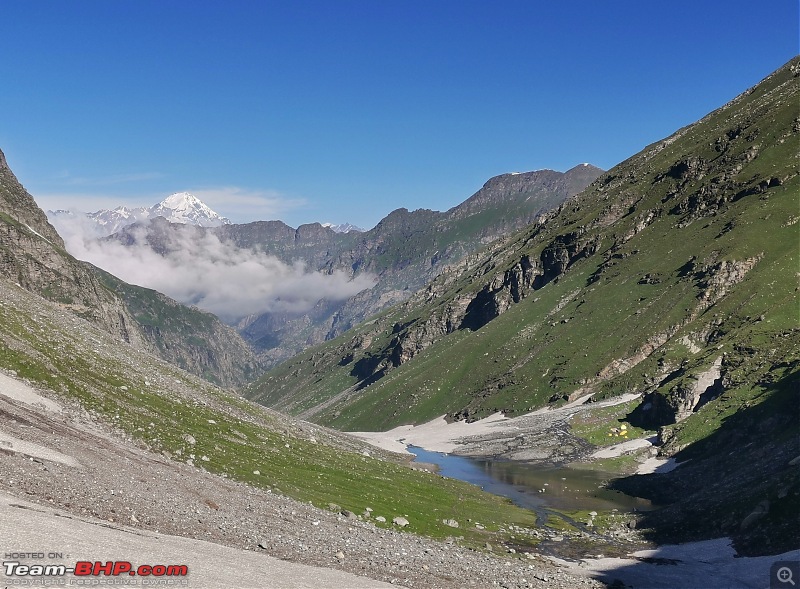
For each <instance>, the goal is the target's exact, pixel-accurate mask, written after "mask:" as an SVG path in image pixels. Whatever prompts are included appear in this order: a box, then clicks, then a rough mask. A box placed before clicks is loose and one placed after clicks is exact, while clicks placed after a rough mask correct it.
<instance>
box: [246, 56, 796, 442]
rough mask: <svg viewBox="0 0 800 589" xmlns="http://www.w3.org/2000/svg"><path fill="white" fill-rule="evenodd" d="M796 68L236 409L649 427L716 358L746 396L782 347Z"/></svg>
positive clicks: (373, 419)
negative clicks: (610, 401) (628, 421)
mask: <svg viewBox="0 0 800 589" xmlns="http://www.w3.org/2000/svg"><path fill="white" fill-rule="evenodd" d="M795 66H796V64H795V62H792V63H791V64H788V65H787V66H786V67H784V68H782V69H781V70H780V71H778V72H777V73H775V74H774V75H772V76H770V77H769V78H768V79H766V80H765V81H764V82H762V83H761V84H759V85H758V86H757V87H755V88H753V89H751V90H749V91H748V92H746V93H744V94H743V95H742V96H740V97H738V98H737V99H735V100H734V101H732V102H731V103H730V104H728V105H726V106H725V107H723V108H721V109H720V110H718V111H715V112H714V113H711V114H710V115H709V116H707V117H706V118H704V119H703V120H701V121H700V122H698V123H696V124H694V125H692V126H690V127H687V128H685V129H682V130H680V131H678V132H677V133H675V134H674V135H672V136H671V137H669V138H667V139H665V140H664V141H662V142H660V143H658V144H654V145H652V146H650V147H648V148H647V149H645V150H644V151H642V152H641V153H640V154H637V155H636V156H634V157H632V158H630V159H629V160H627V161H625V162H623V163H622V164H620V165H619V166H617V167H615V168H614V169H612V170H610V171H609V172H608V173H606V174H604V175H603V176H601V177H600V178H599V179H598V180H597V181H596V182H594V183H593V184H592V185H591V187H590V188H589V189H587V190H586V191H584V192H583V193H582V194H581V195H579V196H578V197H576V198H574V199H571V200H569V201H568V202H567V203H565V204H564V205H563V206H562V207H561V208H560V209H559V210H558V211H557V213H556V214H554V215H552V216H551V218H549V219H548V220H546V221H545V222H543V223H540V224H538V225H535V226H531V227H529V228H528V229H526V230H525V231H523V232H521V233H519V234H517V235H516V236H515V237H514V238H513V239H510V240H508V241H506V242H504V243H501V244H495V246H493V247H492V248H491V249H490V250H489V251H488V252H486V253H485V254H484V255H483V256H482V257H480V258H478V259H477V260H476V261H474V262H473V263H471V264H469V265H468V266H467V268H466V271H464V272H462V273H460V274H459V273H450V274H446V275H444V276H441V277H440V278H439V279H438V280H437V281H435V282H434V283H432V284H431V285H430V286H429V287H428V288H427V289H426V290H424V291H422V292H421V293H419V294H418V295H417V296H416V297H414V298H413V299H412V300H411V301H409V302H408V303H406V304H404V305H401V306H399V307H395V308H392V309H390V310H389V311H387V312H385V313H384V314H383V315H381V316H378V317H377V318H374V319H372V320H371V321H369V322H367V323H365V324H363V325H361V326H360V327H359V328H357V329H356V330H355V331H354V332H351V333H348V334H346V336H344V337H342V338H340V339H337V340H334V341H332V342H329V343H327V344H325V345H322V346H319V347H316V348H313V349H311V350H309V351H308V352H307V353H304V354H302V355H300V356H298V357H297V358H296V359H293V360H292V361H289V362H286V363H285V364H283V365H282V366H280V367H278V368H277V369H275V370H273V371H271V372H270V373H268V374H267V375H266V376H265V377H264V378H262V379H260V380H259V381H258V382H257V383H255V384H254V385H252V386H251V387H249V388H248V390H247V395H248V396H249V397H250V398H252V399H255V400H258V401H260V402H262V403H264V404H266V405H268V406H272V407H276V408H280V409H283V410H287V411H290V412H292V413H295V414H303V415H308V416H313V419H314V420H316V421H319V422H320V423H325V424H329V425H333V426H335V427H339V428H344V429H366V428H369V429H383V428H389V427H392V426H395V425H398V424H401V423H409V422H417V423H418V422H421V421H424V420H428V419H430V418H432V417H435V416H437V415H441V414H443V413H447V414H449V415H450V416H452V417H466V418H476V417H480V416H484V415H488V414H490V413H492V412H494V411H498V410H502V411H504V412H506V413H510V414H515V413H520V412H524V411H528V410H530V409H532V408H535V407H539V406H541V405H543V404H546V403H548V402H554V401H556V402H557V401H560V400H562V399H565V398H568V397H570V396H574V395H575V394H576V393H580V392H592V391H593V392H595V394H596V396H597V397H598V398H599V397H603V396H608V395H614V394H618V393H622V392H631V391H637V392H648V393H653V394H654V395H655V396H654V398H653V399H652V403H651V404H650V407H651V409H650V410H649V414H646V415H643V416H642V419H645V420H649V421H651V422H653V423H657V424H659V425H664V424H668V423H670V422H674V421H676V420H677V419H679V418H680V417H683V416H684V415H685V414H686V412H687V411H688V412H691V409H692V408H693V407H694V405H696V404H697V403H696V402H694V401H693V400H692V399H693V395H694V393H692V392H691V391H692V388H693V386H692V385H693V383H694V382H695V381H696V380H697V377H698V375H699V374H701V373H704V372H706V371H708V370H709V369H710V368H712V367H713V366H714V364H715V363H716V362H717V360H718V359H719V358H721V361H720V367H719V370H720V371H721V376H720V379H721V380H720V386H721V388H720V390H730V389H732V388H734V387H738V386H750V385H752V384H754V383H755V382H757V381H758V380H759V379H760V378H761V377H762V376H763V374H765V373H767V372H768V371H769V368H770V367H771V366H773V365H778V364H780V363H781V362H783V361H790V360H791V359H792V357H793V356H792V355H793V353H794V351H795V345H796V343H797V331H796V323H797V293H796V286H797V275H796V270H797V267H798V266H797V253H798V247H797V246H798V228H800V226H798V225H797V224H796V223H797V221H798V219H799V218H800V217H798V215H800V211H798V202H797V194H798V187H800V177H798V148H799V147H800V134H798V131H799V130H800V122H798V117H797V114H798V113H797V100H798V94H799V92H798V89H799V88H800V80H799V79H798V77H797V75H796V67H795ZM701 392H703V391H701ZM707 398H708V395H707V396H706V397H705V399H707Z"/></svg>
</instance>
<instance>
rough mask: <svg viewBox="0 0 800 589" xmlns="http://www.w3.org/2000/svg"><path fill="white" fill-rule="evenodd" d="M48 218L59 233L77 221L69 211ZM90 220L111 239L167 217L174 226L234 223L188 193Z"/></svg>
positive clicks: (104, 212) (96, 215)
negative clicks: (153, 220)
mask: <svg viewBox="0 0 800 589" xmlns="http://www.w3.org/2000/svg"><path fill="white" fill-rule="evenodd" d="M47 217H48V219H49V220H50V222H51V223H53V225H55V226H56V229H58V228H59V226H60V225H63V224H64V223H66V222H68V221H69V220H70V219H72V218H74V217H75V214H74V213H71V212H69V211H48V212H47ZM86 217H87V218H88V219H90V220H91V221H93V222H94V224H95V225H96V227H97V232H98V234H99V235H102V236H105V235H111V234H112V233H116V232H118V231H120V230H121V229H124V228H125V227H127V226H129V225H133V224H134V223H138V222H141V221H147V220H148V219H154V218H155V217H164V218H165V219H166V220H167V221H169V222H171V223H183V224H184V225H199V226H200V227H219V226H220V225H228V224H230V221H229V220H228V219H226V218H225V217H222V216H220V215H218V214H217V213H215V212H214V211H212V210H211V209H210V208H209V207H208V206H207V205H205V204H204V203H203V202H202V201H201V200H200V199H199V198H197V197H196V196H194V195H193V194H189V193H188V192H176V193H174V194H170V195H169V196H168V197H167V198H165V199H164V200H162V201H161V202H160V203H158V204H157V205H153V206H152V207H149V208H146V207H134V208H128V207H126V206H120V207H117V208H115V209H113V210H108V209H101V210H99V211H96V212H94V213H87V214H86Z"/></svg>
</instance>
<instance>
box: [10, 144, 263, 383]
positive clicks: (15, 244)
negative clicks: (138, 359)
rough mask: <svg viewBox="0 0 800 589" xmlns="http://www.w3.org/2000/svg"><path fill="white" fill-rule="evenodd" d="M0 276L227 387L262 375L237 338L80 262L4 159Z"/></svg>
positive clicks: (203, 316) (215, 322) (205, 317)
mask: <svg viewBox="0 0 800 589" xmlns="http://www.w3.org/2000/svg"><path fill="white" fill-rule="evenodd" d="M0 275H3V276H6V277H8V278H9V279H11V280H12V281H14V282H16V283H18V284H19V285H20V286H22V287H23V288H25V289H27V290H29V291H31V292H34V293H37V294H39V295H41V296H43V297H44V298H46V299H48V300H51V301H53V302H56V303H58V304H59V305H61V306H62V307H63V308H65V309H68V310H69V311H71V312H73V313H75V314H76V315H78V316H79V317H82V318H84V319H86V320H88V321H90V322H92V323H95V324H96V325H98V326H99V327H101V328H102V329H103V330H104V331H106V332H108V333H110V334H112V335H114V336H116V337H119V338H120V339H121V340H123V341H125V342H127V343H128V344H130V345H131V346H133V347H136V348H139V349H146V350H150V351H152V352H154V353H156V354H159V355H160V356H161V357H162V358H164V359H165V360H168V361H170V362H174V363H175V364H177V365H179V366H181V367H184V368H186V369H187V370H189V371H191V372H193V373H195V374H198V375H200V376H203V377H205V378H208V379H209V380H212V381H214V382H217V383H220V384H223V385H225V386H234V385H239V384H242V383H244V382H246V381H247V380H249V379H251V378H252V376H253V375H254V374H255V373H256V371H257V370H258V364H257V362H256V360H255V358H254V357H253V354H252V352H251V351H250V349H249V347H248V346H247V345H246V344H245V343H244V342H243V341H242V339H241V337H240V336H239V335H238V334H237V333H236V332H235V330H233V329H231V328H229V327H227V326H225V325H224V324H222V323H221V322H220V321H219V319H217V318H216V317H214V316H213V315H209V314H208V313H204V312H202V311H199V310H197V309H190V308H188V307H184V306H183V305H179V304H178V303H176V302H175V301H172V300H169V299H168V298H167V297H164V296H163V295H160V294H158V293H155V292H154V291H148V290H146V289H140V288H138V287H134V286H131V285H129V284H125V283H123V282H121V281H119V280H117V279H115V278H113V277H111V276H110V275H108V274H106V273H105V272H103V271H101V270H99V269H98V268H96V267H94V266H92V265H90V264H87V263H85V262H80V261H79V260H76V259H75V258H73V257H72V256H71V255H69V254H68V253H67V252H66V251H65V249H64V242H63V241H62V239H61V237H59V235H58V233H56V231H55V229H53V227H52V226H51V225H50V224H49V223H48V221H47V217H46V215H45V214H44V212H43V211H42V210H41V209H40V208H39V207H38V206H37V205H36V202H35V201H34V199H33V197H31V195H30V194H28V192H27V191H26V190H25V189H24V188H23V187H22V185H21V184H20V183H19V181H18V180H17V178H16V177H15V176H14V174H13V173H12V172H11V170H10V168H9V167H8V165H7V163H6V160H5V157H4V156H3V155H2V152H0Z"/></svg>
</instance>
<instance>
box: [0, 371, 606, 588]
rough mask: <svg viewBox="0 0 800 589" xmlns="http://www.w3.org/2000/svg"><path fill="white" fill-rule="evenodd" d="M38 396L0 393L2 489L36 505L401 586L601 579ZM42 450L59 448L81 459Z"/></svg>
mask: <svg viewBox="0 0 800 589" xmlns="http://www.w3.org/2000/svg"><path fill="white" fill-rule="evenodd" d="M6 378H7V377H6ZM3 382H7V380H5V379H4V381H3ZM6 388H8V387H6ZM40 392H41V393H42V394H43V395H47V393H46V392H43V391H40ZM34 400H35V398H34ZM25 401H28V402H25ZM30 402H31V398H25V400H22V399H21V398H20V395H15V396H14V397H10V396H5V395H0V423H2V426H0V429H1V430H2V433H3V435H4V440H6V441H5V442H4V443H3V444H2V445H0V489H2V490H3V491H6V492H8V493H10V494H12V495H15V496H17V497H20V498H23V499H25V500H27V501H29V502H32V503H38V504H41V505H44V506H49V507H55V508H59V509H61V510H64V511H66V512H70V513H72V514H74V515H76V516H80V517H82V518H88V519H89V520H95V521H99V522H103V525H105V526H112V527H117V526H118V527H126V528H135V529H143V530H150V531H154V532H159V533H163V534H171V535H177V536H184V537H187V538H195V539H202V540H207V541H211V542H214V543H218V544H221V545H224V546H229V547H235V548H239V549H242V550H248V551H255V552H263V553H264V554H268V555H271V556H275V557H278V558H281V559H284V560H289V561H293V562H298V563H303V564H307V565H312V566H318V567H325V568H335V569H339V570H343V571H347V572H351V573H355V574H357V575H361V576H365V577H369V578H372V579H376V580H380V581H384V582H390V583H393V584H397V585H399V586H406V587H442V588H449V587H508V588H512V587H513V588H522V587H563V588H565V589H566V588H573V587H600V586H601V585H600V584H599V583H597V582H595V581H593V580H591V579H585V578H580V577H575V576H573V575H571V574H568V573H566V572H564V571H563V569H560V568H558V567H555V566H553V565H552V564H550V563H549V562H547V561H545V560H544V559H541V560H540V559H538V558H532V557H530V556H525V555H520V554H511V553H508V552H505V553H504V554H502V555H497V554H492V553H490V552H489V551H487V552H480V551H476V550H472V549H467V548H464V547H462V546H459V543H458V540H457V539H456V538H452V539H450V540H448V541H445V542H436V541H433V540H429V539H426V538H422V537H419V536H415V535H412V534H408V533H404V532H401V531H394V530H385V529H380V528H378V527H376V526H374V525H373V524H372V523H370V522H369V521H368V520H366V519H365V518H362V517H360V516H356V515H355V514H350V513H346V514H345V513H340V512H336V511H331V510H323V509H318V508H315V507H313V506H311V505H308V504H303V503H300V502H298V501H295V500H292V499H290V498H287V497H284V496H280V495H278V494H277V493H274V492H269V491H264V490H260V489H255V488H252V487H250V486H247V485H244V484H240V483H237V482H234V481H231V480H229V479H225V478H222V477H219V476H215V475H212V474H209V473H207V472H205V471H204V470H202V469H201V468H198V467H192V466H189V465H187V464H184V463H181V462H176V461H173V460H170V459H168V458H166V457H164V456H162V455H158V454H154V453H152V452H148V451H146V450H144V449H142V448H139V447H137V446H136V445H135V444H133V443H131V442H130V441H129V440H128V439H126V438H125V437H124V436H122V435H119V434H117V433H115V432H114V431H112V430H110V429H108V428H106V427H105V426H103V425H102V424H100V423H98V422H95V421H94V420H92V419H91V418H90V417H88V414H87V413H86V412H85V411H83V410H82V409H79V408H73V407H69V406H64V407H63V409H62V411H54V410H53V407H52V406H50V407H49V408H46V407H44V406H43V405H42V404H38V405H37V404H29V403H30ZM21 441H24V442H26V443H28V444H30V445H33V446H22V445H21V444H20V442H21ZM15 446H19V447H15ZM36 448H44V449H50V450H53V451H56V450H57V453H58V454H59V455H63V456H68V457H70V458H71V460H72V461H74V462H73V463H72V464H73V465H69V464H66V463H65V462H64V461H63V460H61V461H57V460H53V459H52V456H48V455H47V454H41V455H40V454H39V452H37V451H36ZM18 450H22V451H18ZM398 492H402V489H398ZM454 534H457V531H456V530H454ZM97 558H98V559H102V555H98V556H97Z"/></svg>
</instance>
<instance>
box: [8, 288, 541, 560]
mask: <svg viewBox="0 0 800 589" xmlns="http://www.w3.org/2000/svg"><path fill="white" fill-rule="evenodd" d="M0 369H2V370H3V371H4V373H5V374H12V375H15V376H16V377H17V378H21V379H24V380H25V381H27V382H28V383H31V384H33V385H34V386H36V387H37V388H40V389H43V390H45V391H50V392H49V393H46V394H48V395H49V396H54V397H55V398H56V399H58V400H59V401H61V402H62V403H63V404H66V405H68V406H72V407H76V408H82V409H83V410H84V411H83V412H81V413H82V415H83V416H84V418H85V420H86V421H87V422H89V421H94V422H99V423H101V424H104V425H108V426H110V427H111V428H112V430H113V431H115V432H116V434H117V435H118V436H121V437H122V438H124V439H127V440H128V441H129V442H130V443H131V444H136V445H137V446H138V447H140V448H145V449H149V450H151V451H153V452H156V453H159V454H161V455H162V456H163V457H167V458H169V459H171V460H175V461H179V462H184V463H188V464H191V465H194V466H195V467H197V468H202V469H204V470H206V471H208V472H211V473H214V474H218V475H220V476H223V477H226V478H229V479H232V480H236V481H241V482H244V483H247V484H249V485H253V486H255V487H258V488H262V489H268V490H270V491H271V492H272V493H278V494H281V495H286V496H289V497H292V498H295V499H297V500H300V501H303V502H312V503H313V504H314V505H315V506H318V507H321V508H323V509H329V508H330V507H329V506H330V505H332V504H335V505H336V506H337V507H336V508H335V509H336V510H337V511H339V510H349V511H352V512H354V513H358V514H360V513H362V512H364V511H365V509H366V508H367V507H370V508H371V509H372V510H373V517H377V516H379V515H380V516H383V517H385V518H386V521H385V522H383V523H381V522H379V521H377V520H373V521H374V523H376V525H378V526H379V527H381V526H382V527H387V528H396V527H397V526H395V525H394V524H393V523H392V520H393V518H394V517H398V516H401V517H405V518H406V519H407V520H408V522H409V524H408V525H407V526H406V527H405V530H406V531H410V532H412V533H415V534H420V535H425V536H429V537H433V538H445V537H447V536H452V535H453V528H452V527H450V526H447V525H446V524H445V523H444V520H449V519H455V520H457V521H460V522H463V523H466V522H467V520H469V519H471V520H472V521H474V522H481V524H482V526H481V527H475V526H474V525H473V526H466V525H464V526H462V528H461V529H459V530H458V535H459V536H463V537H464V542H465V543H466V544H468V545H471V546H483V545H484V544H485V542H487V541H490V542H505V541H508V540H509V539H510V537H511V536H510V534H513V532H512V528H513V527H516V526H523V527H524V528H525V529H528V528H532V527H534V526H535V522H536V516H535V514H533V513H531V512H528V511H526V510H523V509H521V508H518V507H516V506H513V505H511V504H510V502H509V501H508V500H505V499H501V498H499V497H496V496H494V495H490V494H488V493H485V492H483V491H481V490H480V489H479V488H478V487H474V486H472V485H469V484H466V483H461V482H458V481H453V480H449V479H443V478H442V477H439V476H437V475H434V474H431V473H428V472H423V471H418V470H413V469H411V468H409V467H408V466H407V465H406V464H405V462H404V461H402V459H401V460H400V461H398V459H397V457H393V456H390V455H388V454H386V453H383V452H381V451H379V450H376V449H374V448H371V447H368V446H367V445H366V444H365V443H363V442H361V441H357V440H355V439H353V438H350V437H349V436H344V435H342V434H339V433H337V432H334V431H331V430H327V429H326V428H322V427H318V426H315V425H312V424H308V423H303V422H298V421H297V420H294V419H291V418H288V417H285V416H283V415H280V414H277V413H275V412H273V411H270V410H268V409H265V408H263V407H261V406H259V405H256V404H253V403H250V402H248V401H245V400H243V399H242V398H241V397H238V396H236V395H235V394H233V393H230V392H228V391H224V390H222V389H219V388H217V387H215V386H214V385H212V384H210V383H208V382H206V381H203V380H201V379H199V378H197V377H195V376H192V375H190V374H189V373H187V372H185V371H183V370H180V369H179V368H177V367H175V366H173V365H170V364H167V363H165V362H163V361H161V360H159V359H157V358H156V357H154V356H152V355H149V354H147V353H145V352H142V351H139V350H136V349H135V348H133V347H131V346H130V345H127V344H124V343H122V342H120V341H119V340H118V339H116V338H114V337H112V336H110V335H109V334H107V333H105V332H104V331H102V330H100V329H98V328H97V327H96V326H94V325H92V324H91V323H89V322H87V321H85V320H82V319H79V318H77V317H75V316H73V315H71V314H69V313H66V312H64V310H63V309H61V308H60V307H59V306H58V305H56V304H53V303H50V302H48V301H45V300H43V299H41V298H40V297H38V296H37V295H35V294H32V293H30V292H28V291H26V290H24V289H22V288H20V287H18V286H17V285H15V284H14V283H12V282H10V281H8V280H7V279H5V278H2V277H0ZM400 490H401V491H400Z"/></svg>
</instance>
